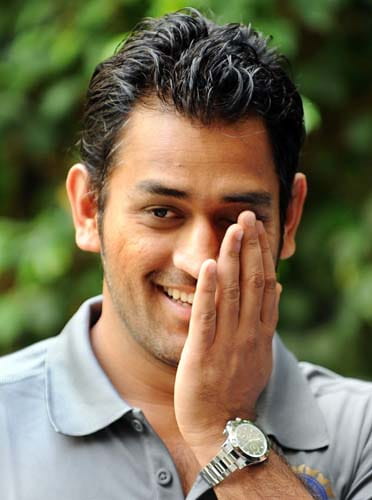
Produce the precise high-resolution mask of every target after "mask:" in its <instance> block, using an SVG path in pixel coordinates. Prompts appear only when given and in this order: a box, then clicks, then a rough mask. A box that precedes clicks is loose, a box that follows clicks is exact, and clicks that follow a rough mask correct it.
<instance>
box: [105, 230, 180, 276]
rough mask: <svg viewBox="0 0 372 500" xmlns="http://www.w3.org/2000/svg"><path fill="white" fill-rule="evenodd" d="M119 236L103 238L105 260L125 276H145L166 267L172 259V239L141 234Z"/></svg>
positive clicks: (126, 232)
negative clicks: (118, 267)
mask: <svg viewBox="0 0 372 500" xmlns="http://www.w3.org/2000/svg"><path fill="white" fill-rule="evenodd" d="M128 234H129V232H128V231H125V232H123V233H122V234H121V235H120V234H116V235H112V236H111V237H110V238H109V237H107V238H105V241H104V243H105V246H104V249H105V258H106V261H110V263H111V266H112V264H114V265H115V263H116V264H117V265H119V266H120V267H121V268H122V269H123V272H124V273H125V274H133V273H135V274H140V275H143V274H147V273H150V272H152V271H156V270H159V269H161V268H164V267H165V266H167V265H168V264H169V263H170V262H171V261H172V259H171V257H172V239H171V238H170V237H163V238H162V237H159V235H157V236H156V237H155V236H154V237H149V236H148V235H143V234H137V235H135V234H133V233H132V234H131V236H130V238H128V237H126V236H127V235H128Z"/></svg>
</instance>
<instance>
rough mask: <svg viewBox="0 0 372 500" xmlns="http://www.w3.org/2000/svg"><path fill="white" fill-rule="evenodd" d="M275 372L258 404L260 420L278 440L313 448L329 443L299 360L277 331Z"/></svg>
mask: <svg viewBox="0 0 372 500" xmlns="http://www.w3.org/2000/svg"><path fill="white" fill-rule="evenodd" d="M273 359H274V364H273V371H272V374H271V378H270V381H269V383H268V385H267V386H266V388H265V390H264V392H263V393H262V394H261V396H260V398H259V401H258V403H257V415H258V419H257V423H258V424H259V425H260V426H261V427H262V429H264V430H265V432H266V434H268V435H271V436H274V437H275V439H276V440H277V441H278V443H279V444H280V445H281V446H283V447H285V448H290V449H294V450H304V451H311V450H316V449H319V448H324V447H326V446H328V445H329V437H328V431H327V427H326V423H325V420H324V417H323V414H322V412H321V410H320V408H319V406H318V403H317V401H316V399H315V397H314V395H313V394H312V392H311V390H310V386H309V382H308V380H307V379H306V378H305V376H304V374H303V372H302V371H301V369H300V367H299V364H298V361H297V360H296V358H295V357H294V356H293V354H292V353H290V352H289V351H288V350H287V349H286V348H285V347H284V345H283V343H282V341H281V340H280V338H279V336H278V335H277V334H276V335H275V337H274V343H273Z"/></svg>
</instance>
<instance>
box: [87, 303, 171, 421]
mask: <svg viewBox="0 0 372 500" xmlns="http://www.w3.org/2000/svg"><path fill="white" fill-rule="evenodd" d="M91 341H92V347H93V350H94V353H95V355H96V357H97V360H98V362H99V363H100V365H101V367H102V369H103V370H104V371H105V373H106V375H107V376H108V377H109V379H110V380H111V383H112V384H113V386H114V387H115V389H116V390H117V391H118V393H119V394H120V395H121V396H122V398H123V399H125V400H126V401H127V402H128V403H130V404H131V405H133V406H138V407H141V408H147V409H151V408H153V409H155V408H156V409H157V410H158V411H160V410H161V412H162V413H163V412H164V411H168V412H169V413H172V414H173V415H174V409H173V407H174V402H173V395H174V381H175V376H176V367H173V366H169V365H166V364H165V363H163V362H162V361H160V360H157V359H155V358H154V357H153V356H151V355H150V354H149V353H148V352H147V351H145V350H144V349H143V348H142V347H141V346H140V345H139V344H138V343H137V342H136V341H135V340H134V339H133V338H132V337H131V336H130V335H129V334H128V333H127V332H126V331H125V330H124V328H123V324H122V322H121V320H120V319H119V318H118V317H117V314H116V312H115V311H114V310H113V307H112V304H111V301H110V300H107V301H105V300H104V302H103V305H102V314H101V316H100V318H99V320H98V321H97V323H96V324H95V325H94V326H93V328H92V329H91Z"/></svg>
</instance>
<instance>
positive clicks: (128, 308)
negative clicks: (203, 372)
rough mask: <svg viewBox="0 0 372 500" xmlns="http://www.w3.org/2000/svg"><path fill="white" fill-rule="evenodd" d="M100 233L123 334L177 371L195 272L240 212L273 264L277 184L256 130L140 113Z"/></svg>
mask: <svg viewBox="0 0 372 500" xmlns="http://www.w3.org/2000/svg"><path fill="white" fill-rule="evenodd" d="M122 139H123V141H122V143H121V145H120V147H119V148H118V149H117V151H116V160H115V167H114V170H113V172H112V175H111V177H110V180H109V185H108V192H107V199H106V206H105V211H104V215H103V226H102V231H101V249H102V259H103V266H104V281H105V284H104V300H106V301H110V302H111V306H112V307H111V309H113V310H114V313H115V314H116V315H117V317H118V319H119V324H120V325H121V327H122V334H123V335H129V336H131V338H132V339H134V340H135V342H136V345H138V346H140V348H141V349H144V350H145V351H147V353H150V354H151V355H152V356H155V358H157V359H159V360H161V361H163V362H165V363H167V364H170V365H176V364H177V363H178V360H179V358H180V353H181V351H182V348H183V345H184V341H185V338H186V335H187V331H188V323H189V318H190V313H191V303H192V297H193V292H194V290H195V285H196V281H197V278H198V273H199V269H200V266H201V264H202V262H203V261H204V260H206V259H207V258H215V259H218V254H219V248H220V244H221V241H222V239H223V237H224V234H225V232H226V229H227V227H228V226H229V225H230V224H232V223H234V222H236V220H237V217H238V215H239V214H240V213H241V212H242V211H243V210H252V211H254V212H255V213H256V216H257V218H258V219H261V220H262V221H263V223H264V226H265V228H266V231H267V234H268V238H269V241H270V245H271V249H272V254H273V258H274V260H275V261H276V260H277V259H278V248H279V241H280V229H279V185H278V179H277V176H276V173H275V167H274V162H273V158H272V152H271V148H270V145H269V139H268V135H267V132H266V130H265V127H264V125H263V122H262V121H261V119H259V118H255V117H252V118H249V119H247V120H246V121H245V122H242V123H239V124H232V125H213V126H210V127H205V126H202V125H199V124H192V122H191V121H189V120H187V119H186V118H182V117H180V116H177V115H176V114H175V113H171V112H164V111H160V110H150V109H144V108H140V107H139V108H137V109H136V110H135V111H134V113H133V115H132V117H131V119H130V121H129V123H128V125H127V127H126V128H125V130H124V131H123V137H122Z"/></svg>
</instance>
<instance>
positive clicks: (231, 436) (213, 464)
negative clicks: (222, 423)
mask: <svg viewBox="0 0 372 500" xmlns="http://www.w3.org/2000/svg"><path fill="white" fill-rule="evenodd" d="M223 433H224V434H225V435H226V436H227V439H226V441H225V442H224V443H223V445H222V446H221V450H220V452H219V453H218V454H217V455H216V456H215V457H214V458H213V459H212V460H211V461H210V462H209V464H207V465H206V466H205V467H203V469H202V470H201V473H200V474H201V476H202V477H203V478H204V479H205V480H206V481H207V483H208V484H209V485H210V486H216V485H217V484H219V483H220V482H221V481H223V480H224V479H226V478H227V477H228V476H230V474H231V473H232V472H234V471H236V470H237V469H244V467H247V466H248V465H254V464H259V463H262V462H264V461H265V460H266V459H267V457H268V456H269V452H270V444H269V440H268V438H267V437H266V435H265V434H264V433H263V432H262V431H261V429H259V428H258V427H257V425H255V424H254V423H253V422H251V421H250V420H242V419H241V418H236V419H235V420H229V421H228V422H227V424H226V427H225V430H224V431H223Z"/></svg>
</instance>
